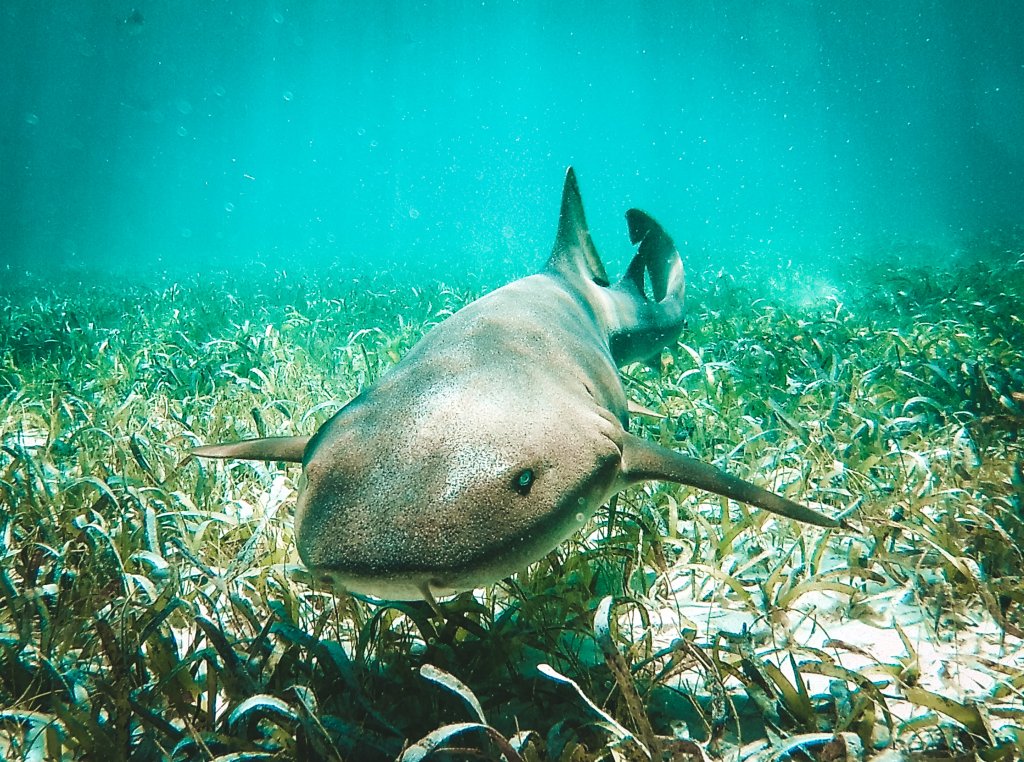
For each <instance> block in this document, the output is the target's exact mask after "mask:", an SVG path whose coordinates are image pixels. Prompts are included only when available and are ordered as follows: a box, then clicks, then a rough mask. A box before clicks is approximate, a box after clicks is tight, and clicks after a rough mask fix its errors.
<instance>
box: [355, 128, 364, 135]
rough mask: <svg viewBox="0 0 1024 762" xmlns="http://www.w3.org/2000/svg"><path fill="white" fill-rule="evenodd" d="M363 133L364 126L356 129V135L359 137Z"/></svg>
mask: <svg viewBox="0 0 1024 762" xmlns="http://www.w3.org/2000/svg"><path fill="white" fill-rule="evenodd" d="M365 134H366V128H365V127H360V128H359V129H358V130H356V135H358V136H359V137H362V136H363V135H365Z"/></svg>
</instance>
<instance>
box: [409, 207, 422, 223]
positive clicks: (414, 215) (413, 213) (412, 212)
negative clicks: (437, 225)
mask: <svg viewBox="0 0 1024 762" xmlns="http://www.w3.org/2000/svg"><path fill="white" fill-rule="evenodd" d="M409 217H410V218H411V219H414V220H418V219H419V218H420V210H419V209H417V208H416V207H414V206H410V207H409Z"/></svg>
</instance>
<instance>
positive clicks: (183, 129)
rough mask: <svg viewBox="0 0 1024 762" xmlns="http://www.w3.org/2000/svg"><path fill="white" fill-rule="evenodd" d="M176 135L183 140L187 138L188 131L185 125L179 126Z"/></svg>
mask: <svg viewBox="0 0 1024 762" xmlns="http://www.w3.org/2000/svg"><path fill="white" fill-rule="evenodd" d="M178 135H179V136H181V137H183V138H184V137H188V129H187V128H186V127H185V125H181V126H180V127H178Z"/></svg>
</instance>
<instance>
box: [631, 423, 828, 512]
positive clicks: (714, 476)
mask: <svg viewBox="0 0 1024 762" xmlns="http://www.w3.org/2000/svg"><path fill="white" fill-rule="evenodd" d="M622 475H623V477H624V478H625V479H627V480H629V481H632V482H639V481H647V480H649V479H650V480H661V481H672V482H678V483H679V484H688V485H690V486H691V487H697V488H698V489H702V490H707V491H708V492H714V493H715V494H716V495H723V496H724V497H728V498H731V499H733V500H738V501H739V502H741V503H747V504H748V505H753V506H755V507H757V508H764V509H765V510H766V511H771V512H772V513H777V514H779V515H780V516H785V517H786V518H789V519H795V520H797V521H803V522H805V523H807V524H814V525H815V526H819V527H838V526H840V523H839V522H838V521H836V520H835V519H832V518H829V517H828V516H825V515H824V514H821V513H818V512H817V511H815V510H812V509H810V508H808V507H807V506H804V505H800V504H799V503H794V502H793V501H792V500H788V499H786V498H784V497H782V496H781V495H776V494H775V493H774V492H769V491H768V490H766V489H762V488H761V487H758V486H757V485H755V484H751V483H750V482H748V481H744V480H743V479H740V478H739V477H737V476H733V475H732V474H730V473H727V472H725V471H723V470H722V469H720V468H716V467H715V466H712V465H711V464H710V463H704V462H703V461H700V460H696V459H694V458H688V457H686V456H685V455H681V454H680V453H678V452H675V451H674V450H669V449H667V448H665V447H662V446H661V445H657V444H655V443H653V442H647V441H644V440H643V439H638V438H637V437H634V436H632V435H627V437H626V440H625V442H624V443H623V448H622Z"/></svg>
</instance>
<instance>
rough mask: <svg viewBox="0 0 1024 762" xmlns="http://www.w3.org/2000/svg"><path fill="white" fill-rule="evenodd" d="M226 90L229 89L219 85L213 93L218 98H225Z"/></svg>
mask: <svg viewBox="0 0 1024 762" xmlns="http://www.w3.org/2000/svg"><path fill="white" fill-rule="evenodd" d="M226 92H227V90H225V89H224V88H223V87H221V86H220V85H217V86H216V87H215V88H213V94H214V95H216V96H217V97H218V98H223V97H224V94H225V93H226Z"/></svg>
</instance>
